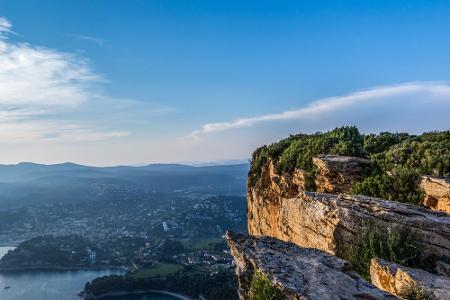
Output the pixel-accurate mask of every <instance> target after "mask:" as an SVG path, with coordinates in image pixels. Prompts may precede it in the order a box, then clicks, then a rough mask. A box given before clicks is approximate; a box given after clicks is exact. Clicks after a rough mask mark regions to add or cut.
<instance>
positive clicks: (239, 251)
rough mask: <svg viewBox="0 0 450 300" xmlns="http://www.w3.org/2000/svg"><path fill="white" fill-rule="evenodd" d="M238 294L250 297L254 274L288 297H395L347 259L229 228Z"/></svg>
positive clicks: (306, 298)
mask: <svg viewBox="0 0 450 300" xmlns="http://www.w3.org/2000/svg"><path fill="white" fill-rule="evenodd" d="M226 239H227V242H228V245H229V246H230V249H231V253H232V255H233V257H234V260H235V263H236V274H237V277H238V282H239V297H240V299H241V300H246V299H249V296H248V292H249V289H250V285H251V281H252V278H253V276H254V274H256V273H259V274H262V275H263V276H265V277H267V279H268V280H269V281H270V283H271V284H272V285H273V286H274V287H275V288H277V289H279V290H280V291H281V293H282V294H283V295H284V296H285V297H286V299H302V300H309V299H311V300H313V299H314V300H319V299H320V300H328V299H329V300H332V299H333V300H334V299H336V300H338V299H396V297H394V296H393V295H391V294H388V293H385V292H383V291H381V290H379V289H378V288H376V287H375V286H373V285H372V284H370V283H368V282H367V281H365V280H364V279H363V278H361V277H360V276H358V275H357V274H356V273H355V272H353V271H352V270H351V268H350V265H349V264H348V262H346V261H345V260H342V259H340V258H337V257H335V256H332V255H330V254H328V253H326V252H324V251H321V250H317V249H311V248H302V247H299V246H297V245H294V244H292V243H288V242H283V241H280V240H278V239H274V238H270V237H253V236H248V235H243V234H233V233H231V232H227V234H226Z"/></svg>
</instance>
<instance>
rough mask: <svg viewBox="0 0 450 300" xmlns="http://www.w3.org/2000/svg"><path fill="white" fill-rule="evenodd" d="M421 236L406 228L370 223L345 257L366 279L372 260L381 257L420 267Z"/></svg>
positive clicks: (368, 276) (368, 277)
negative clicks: (384, 226) (382, 226)
mask: <svg viewBox="0 0 450 300" xmlns="http://www.w3.org/2000/svg"><path fill="white" fill-rule="evenodd" d="M419 240H420V238H419V237H418V233H416V232H414V231H412V230H411V229H406V228H398V227H392V228H381V227H379V226H374V225H369V226H367V227H366V230H365V231H364V232H363V233H362V234H361V235H359V236H358V237H357V241H356V244H355V245H354V246H351V247H350V248H349V249H348V250H347V251H346V253H344V258H345V259H347V260H348V261H350V262H351V264H352V266H353V269H354V270H355V271H356V272H358V273H359V274H360V275H361V276H363V277H364V278H366V279H368V280H369V279H370V273H369V270H370V260H371V259H372V258H374V257H379V258H382V259H385V260H388V261H391V262H394V263H398V264H400V265H403V266H410V267H420V261H419V254H420V252H421V247H420V244H419V243H418V242H417V241H419Z"/></svg>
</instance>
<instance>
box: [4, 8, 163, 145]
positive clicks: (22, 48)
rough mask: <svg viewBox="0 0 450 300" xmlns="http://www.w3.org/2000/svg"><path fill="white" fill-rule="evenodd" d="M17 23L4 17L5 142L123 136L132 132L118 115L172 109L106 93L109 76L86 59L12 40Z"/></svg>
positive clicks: (86, 139)
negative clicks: (119, 122)
mask: <svg viewBox="0 0 450 300" xmlns="http://www.w3.org/2000/svg"><path fill="white" fill-rule="evenodd" d="M11 28H12V25H11V23H10V22H9V21H8V20H7V19H5V18H2V17H0V37H1V38H0V142H1V143H5V142H8V143H11V142H21V141H25V142H26V141H41V142H67V141H72V142H73V141H76V142H81V141H94V140H104V139H108V138H115V137H123V136H127V135H129V134H130V131H129V130H126V129H125V130H123V129H120V128H119V129H117V128H116V127H117V124H115V123H114V122H112V121H111V120H112V119H117V117H118V116H121V115H127V116H129V115H133V114H139V116H140V118H144V117H148V116H151V115H152V114H153V113H162V112H164V109H166V108H164V107H160V106H157V105H149V104H147V103H142V102H139V101H134V100H128V99H115V98H113V97H111V96H109V95H106V94H104V93H102V92H101V91H100V89H99V83H101V82H104V80H103V78H102V77H101V76H99V75H98V74H97V73H95V72H94V71H93V70H92V68H91V67H90V64H89V62H88V61H87V60H86V59H84V58H83V57H81V56H79V55H75V54H71V53H64V52H60V51H57V50H53V49H48V48H44V47H39V46H34V45H31V44H28V43H18V42H13V41H11V40H10V39H9V34H10V33H12V29H11ZM79 38H81V36H79ZM85 38H86V37H84V36H83V39H85ZM97 42H99V41H97ZM144 114H146V115H144ZM122 125H123V124H122Z"/></svg>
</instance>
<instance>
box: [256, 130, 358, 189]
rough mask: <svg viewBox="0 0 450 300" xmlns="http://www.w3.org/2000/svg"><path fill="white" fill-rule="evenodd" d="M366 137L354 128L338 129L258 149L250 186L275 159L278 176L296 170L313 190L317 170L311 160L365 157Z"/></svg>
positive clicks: (296, 137) (286, 140)
mask: <svg viewBox="0 0 450 300" xmlns="http://www.w3.org/2000/svg"><path fill="white" fill-rule="evenodd" d="M363 141H364V137H363V136H362V135H361V134H360V133H359V131H358V129H357V128H356V127H354V126H347V127H341V128H336V129H334V130H332V131H329V132H325V133H315V134H310V135H307V134H298V135H291V136H289V137H288V138H287V139H284V140H281V141H280V142H278V143H274V144H271V145H268V146H263V147H260V148H258V149H257V150H256V151H255V152H254V153H253V156H252V162H251V166H250V171H249V183H250V184H254V183H256V182H257V181H258V180H259V178H260V176H261V170H262V167H263V166H264V165H265V164H266V163H267V162H268V160H269V159H272V160H273V162H274V163H275V167H276V170H277V171H278V172H279V173H285V172H286V173H290V172H293V171H294V170H295V169H296V168H297V169H301V170H303V171H306V172H307V174H308V176H307V184H306V185H307V187H308V189H311V190H314V177H315V167H314V165H313V162H312V159H313V157H314V156H316V155H319V154H335V155H347V156H365V152H364V149H363Z"/></svg>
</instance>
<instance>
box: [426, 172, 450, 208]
mask: <svg viewBox="0 0 450 300" xmlns="http://www.w3.org/2000/svg"><path fill="white" fill-rule="evenodd" d="M420 187H421V188H422V189H423V191H424V192H425V199H424V201H423V205H424V206H426V207H428V208H431V209H434V210H440V211H443V212H446V213H447V214H450V180H449V179H446V178H436V177H432V176H428V175H424V176H422V180H421V182H420Z"/></svg>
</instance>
